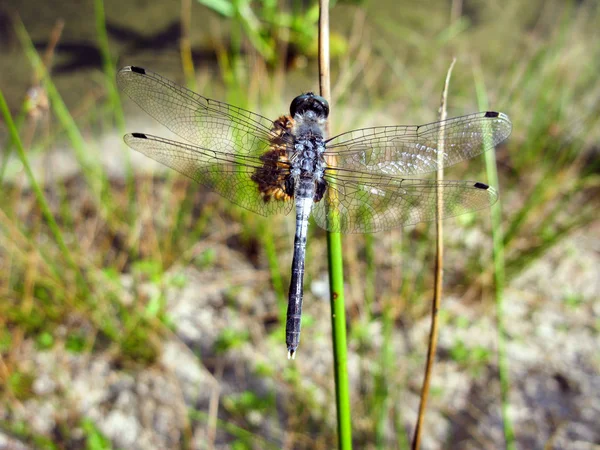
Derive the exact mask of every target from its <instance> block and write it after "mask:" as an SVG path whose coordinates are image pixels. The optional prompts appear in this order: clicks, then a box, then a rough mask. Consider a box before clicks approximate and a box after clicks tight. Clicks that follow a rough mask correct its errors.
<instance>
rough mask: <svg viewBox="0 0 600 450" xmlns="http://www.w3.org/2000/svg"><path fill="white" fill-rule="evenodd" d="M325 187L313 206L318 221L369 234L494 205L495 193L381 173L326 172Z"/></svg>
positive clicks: (330, 227) (479, 185) (334, 228)
mask: <svg viewBox="0 0 600 450" xmlns="http://www.w3.org/2000/svg"><path fill="white" fill-rule="evenodd" d="M326 178H327V181H328V189H327V192H326V193H325V195H324V196H323V199H322V200H321V201H319V202H317V203H315V205H314V206H313V217H314V219H315V222H316V223H317V225H319V226H320V227H321V228H324V229H326V230H329V231H333V232H341V233H371V232H376V231H382V230H388V229H390V228H396V227H400V226H405V225H411V224H415V223H418V222H427V221H431V220H435V219H436V217H437V210H438V209H437V198H438V195H437V194H438V193H441V199H442V203H441V216H442V217H443V218H446V217H453V216H458V215H460V214H464V213H466V212H469V211H475V210H478V209H482V208H486V207H488V206H489V205H491V204H493V203H494V202H495V201H496V200H497V198H498V194H497V193H496V191H495V190H494V189H493V188H491V187H489V186H487V185H486V184H483V183H477V182H471V181H440V182H437V181H435V180H418V179H402V178H398V177H388V176H385V175H371V174H362V175H360V176H359V174H352V176H351V177H350V176H348V177H346V176H342V175H339V176H338V174H336V175H335V176H334V175H332V174H329V175H327V176H326Z"/></svg>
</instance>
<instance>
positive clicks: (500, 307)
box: [474, 65, 516, 450]
mask: <svg viewBox="0 0 600 450" xmlns="http://www.w3.org/2000/svg"><path fill="white" fill-rule="evenodd" d="M474 78H475V88H476V90H477V99H478V102H479V108H480V110H487V109H488V100H487V95H486V89H485V84H484V80H483V74H482V73H481V69H480V68H479V66H477V65H476V66H475V69H474ZM484 157H485V168H486V174H487V178H488V181H489V183H490V184H491V185H492V186H499V184H498V168H497V166H496V152H495V151H493V150H491V151H489V152H485V154H484ZM491 219H492V240H493V245H494V284H495V294H496V322H497V327H498V376H499V378H500V398H501V403H502V405H501V408H502V422H503V427H504V439H505V442H506V448H507V449H508V450H514V449H515V448H516V447H515V434H514V430H513V426H512V421H511V419H510V416H509V405H510V403H509V402H510V400H509V394H510V379H509V370H508V357H507V354H506V340H505V336H506V329H505V327H504V304H503V303H504V285H505V281H506V278H505V271H504V232H503V229H502V202H501V200H500V199H498V201H497V202H496V203H495V204H494V205H492V211H491Z"/></svg>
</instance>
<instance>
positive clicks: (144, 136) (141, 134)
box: [131, 133, 148, 139]
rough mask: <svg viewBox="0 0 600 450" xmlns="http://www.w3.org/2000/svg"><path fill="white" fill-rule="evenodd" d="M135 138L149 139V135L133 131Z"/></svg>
mask: <svg viewBox="0 0 600 450" xmlns="http://www.w3.org/2000/svg"><path fill="white" fill-rule="evenodd" d="M131 135H132V136H133V137H134V138H138V139H148V137H147V136H146V135H145V134H144V133H131Z"/></svg>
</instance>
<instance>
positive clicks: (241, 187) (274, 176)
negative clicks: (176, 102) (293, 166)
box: [124, 133, 293, 216]
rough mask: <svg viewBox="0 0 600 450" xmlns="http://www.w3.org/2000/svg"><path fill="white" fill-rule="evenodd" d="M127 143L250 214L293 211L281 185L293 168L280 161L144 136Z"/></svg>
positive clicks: (134, 136)
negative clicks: (248, 211)
mask: <svg viewBox="0 0 600 450" xmlns="http://www.w3.org/2000/svg"><path fill="white" fill-rule="evenodd" d="M124 139H125V143H126V144H127V145H128V146H129V147H131V148H132V149H134V150H137V151H138V152H140V153H143V154H144V155H146V156H149V157H150V158H152V159H154V160H156V161H158V162H160V163H162V164H164V165H166V166H168V167H171V168H173V169H175V170H177V171H178V172H180V173H182V174H183V175H186V176H187V177H189V178H191V179H192V180H195V181H196V182H198V183H200V184H201V185H203V186H206V187H208V188H210V189H212V190H214V191H215V192H217V193H218V194H220V195H222V196H223V197H225V198H227V199H229V200H231V201H232V202H233V203H235V204H237V205H239V206H242V207H243V208H246V209H248V210H250V211H253V212H256V213H258V214H261V215H263V216H269V215H271V214H277V213H284V214H287V213H289V212H290V210H291V209H292V206H293V202H292V201H289V200H290V199H289V196H286V195H285V194H284V193H283V192H282V191H281V187H280V183H279V182H280V181H282V180H283V179H284V178H285V176H286V175H287V174H288V173H289V168H288V167H287V166H286V164H285V163H282V162H281V161H279V160H277V161H275V160H274V161H272V162H273V164H269V162H271V161H266V160H265V158H264V157H263V158H262V159H261V158H257V157H253V156H244V155H232V154H231V153H227V152H219V151H216V150H208V149H203V148H201V147H196V146H194V145H189V144H183V143H180V142H175V141H171V140H169V139H164V138H160V137H156V136H151V135H148V134H142V133H132V134H126V135H125V138H124ZM276 163H277V164H276ZM275 182H277V183H275Z"/></svg>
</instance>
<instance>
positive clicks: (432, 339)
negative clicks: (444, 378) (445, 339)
mask: <svg viewBox="0 0 600 450" xmlns="http://www.w3.org/2000/svg"><path fill="white" fill-rule="evenodd" d="M455 63H456V58H453V59H452V63H451V64H450V67H449V68H448V72H447V73H446V81H445V82H444V90H443V91H442V101H441V104H440V120H446V117H447V108H446V105H447V102H448V86H449V85H450V77H451V76H452V69H453V68H454V64H455ZM444 141H445V136H444V130H442V131H440V135H439V137H438V149H439V151H438V170H437V172H436V180H437V181H438V182H442V181H443V180H444V169H443V158H444ZM443 196H444V193H443V191H442V190H441V189H437V192H436V207H437V219H436V221H435V269H434V282H433V283H434V284H433V286H434V289H433V301H432V305H431V328H430V331H429V343H428V347H427V362H426V364H425V376H424V378H423V386H422V387H421V402H420V404H419V415H418V418H417V426H416V428H415V436H414V438H413V442H412V448H413V449H417V448H420V446H421V434H422V432H423V426H424V420H425V409H426V408H427V399H428V398H429V388H430V386H431V374H432V372H433V362H434V361H435V351H436V349H437V341H438V331H439V315H438V311H439V309H440V304H441V302H442V285H443V272H444V227H443V222H442V213H443V210H444V197H443Z"/></svg>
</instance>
